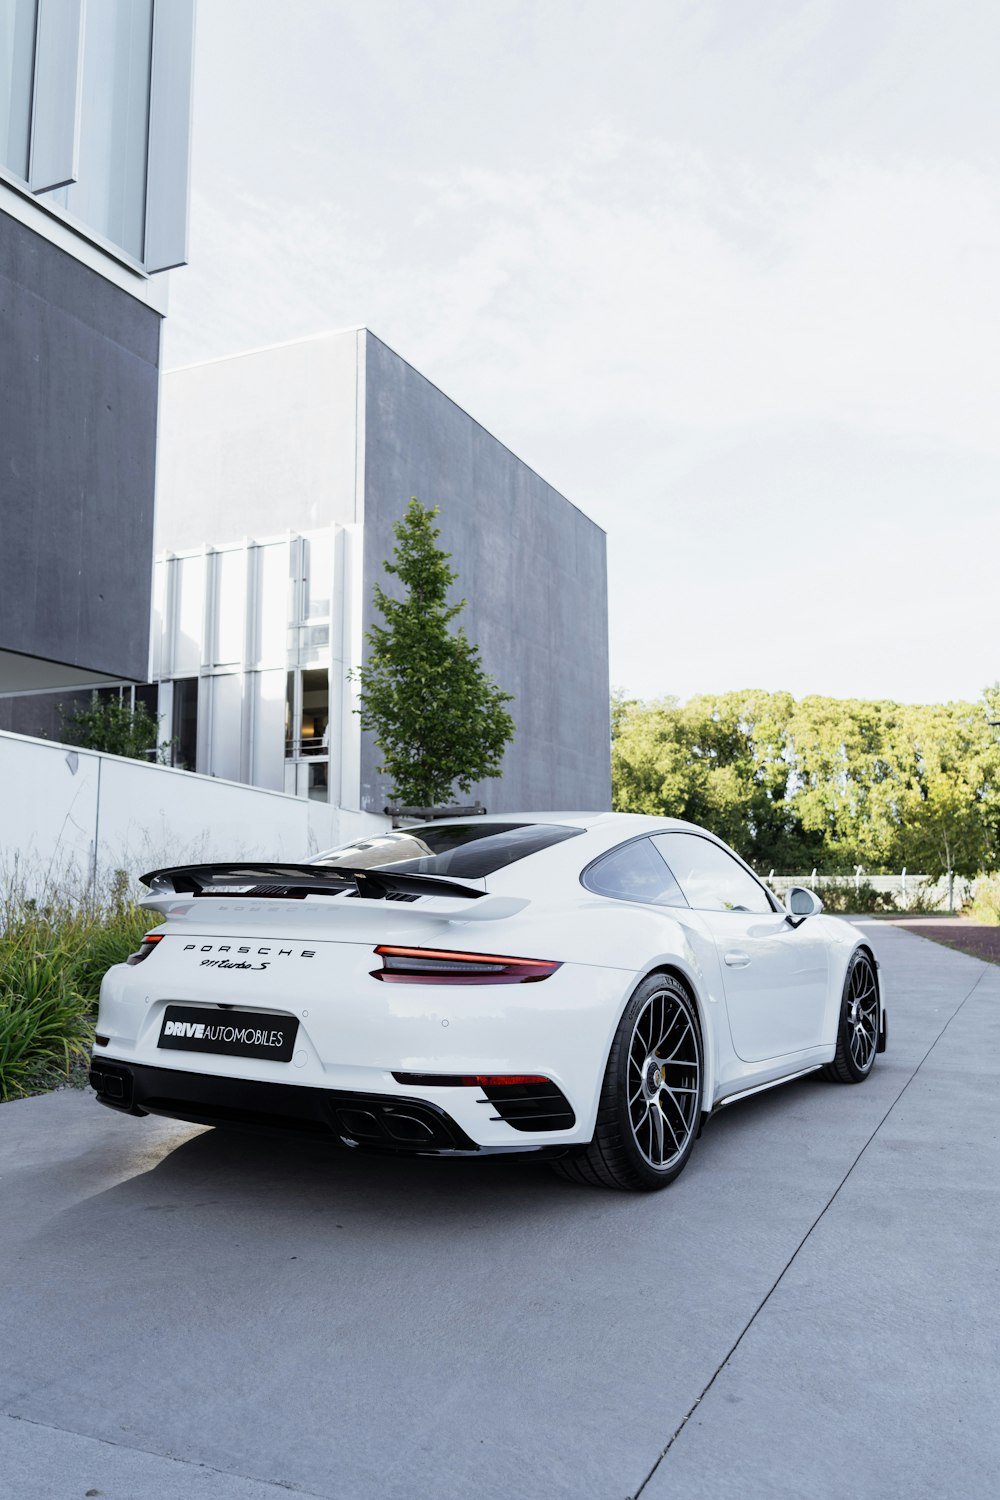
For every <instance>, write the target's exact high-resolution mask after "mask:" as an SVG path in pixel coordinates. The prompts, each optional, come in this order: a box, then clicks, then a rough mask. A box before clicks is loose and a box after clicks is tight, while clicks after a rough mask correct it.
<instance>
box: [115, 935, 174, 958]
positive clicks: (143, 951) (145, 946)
mask: <svg viewBox="0 0 1000 1500" xmlns="http://www.w3.org/2000/svg"><path fill="white" fill-rule="evenodd" d="M165 936H166V933H163V932H147V934H146V936H145V937H144V938H143V940H142V942H141V943H140V944H139V946H138V948H137V949H136V950H135V952H134V953H130V954H129V956H128V958H127V959H126V960H125V962H126V963H127V964H141V963H142V961H143V959H144V958H148V957H149V955H150V954H151V953H152V951H153V949H154V948H155V947H156V945H157V943H162V942H163V939H164V937H165Z"/></svg>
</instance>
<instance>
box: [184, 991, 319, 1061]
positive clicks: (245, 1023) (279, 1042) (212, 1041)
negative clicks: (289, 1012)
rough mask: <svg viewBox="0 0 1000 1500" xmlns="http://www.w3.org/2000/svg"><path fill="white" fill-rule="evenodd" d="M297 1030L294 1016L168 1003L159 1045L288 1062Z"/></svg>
mask: <svg viewBox="0 0 1000 1500" xmlns="http://www.w3.org/2000/svg"><path fill="white" fill-rule="evenodd" d="M298 1029H299V1023H298V1019H297V1017H295V1016H265V1015H261V1014H260V1012H259V1011H258V1012H253V1011H246V1010H206V1009H205V1007H204V1006H193V1005H168V1006H167V1008H166V1010H165V1011H164V1012H163V1023H162V1025H161V1026H160V1037H159V1041H158V1042H157V1044H156V1045H157V1046H158V1047H167V1048H172V1049H174V1050H175V1051H177V1052H215V1053H221V1054H223V1056H225V1057H266V1058H270V1060H271V1061H272V1062H288V1061H289V1059H290V1058H291V1055H292V1052H293V1051H294V1049H295V1037H296V1033H297V1032H298Z"/></svg>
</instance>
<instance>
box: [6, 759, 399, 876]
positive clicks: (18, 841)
mask: <svg viewBox="0 0 1000 1500" xmlns="http://www.w3.org/2000/svg"><path fill="white" fill-rule="evenodd" d="M388 826H389V820H388V819H387V818H384V817H378V816H375V815H374V814H372V813H363V812H351V811H348V810H345V809H343V808H338V807H332V806H330V805H329V804H328V803H321V802H310V801H306V800H305V799H304V798H300V797H287V796H285V795H284V794H283V793H281V792H268V791H261V790H260V789H258V788H257V787H248V786H243V785H241V784H239V783H237V782H232V781H221V780H218V779H216V778H214V777H211V776H197V775H195V774H194V773H193V772H190V771H175V770H173V769H172V768H171V767H169V766H153V765H145V764H143V763H142V762H141V761H137V760H126V759H124V758H123V757H121V756H118V755H100V754H98V753H97V752H96V751H93V750H77V749H72V748H70V747H69V746H66V745H58V744H53V743H52V742H50V741H48V740H36V739H30V738H28V737H27V736H26V735H19V734H9V733H7V732H6V731H0V895H2V893H3V889H4V888H6V889H10V888H12V887H13V886H14V885H16V886H17V887H18V888H19V889H20V890H21V891H22V892H23V893H24V894H27V895H42V894H43V893H47V892H52V891H61V892H65V893H67V894H70V893H76V894H82V893H83V892H85V891H87V890H88V889H91V890H94V891H96V892H98V893H100V892H101V891H102V890H103V889H106V888H107V887H108V885H109V882H110V881H111V880H112V879H113V878H114V872H115V871H116V870H124V871H126V872H127V873H128V875H129V877H130V879H131V880H134V878H135V877H136V876H137V875H139V874H141V873H142V872H143V871H144V870H150V869H154V868H156V867H157V866H158V865H171V864H185V863H192V862H195V861H200V860H210V859H222V858H233V859H249V858H259V859H288V860H301V859H306V858H308V857H309V855H310V854H315V853H317V852H318V851H319V850H321V849H329V848H332V847H333V846H335V845H336V844H339V843H344V842H346V841H347V840H349V839H352V838H357V837H359V836H361V835H362V834H365V833H371V832H375V831H377V830H381V829H384V828H386V827H388Z"/></svg>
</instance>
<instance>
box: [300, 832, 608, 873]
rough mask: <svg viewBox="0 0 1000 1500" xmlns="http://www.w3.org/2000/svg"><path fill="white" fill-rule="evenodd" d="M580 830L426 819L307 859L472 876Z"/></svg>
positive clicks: (568, 837) (367, 866)
mask: <svg viewBox="0 0 1000 1500" xmlns="http://www.w3.org/2000/svg"><path fill="white" fill-rule="evenodd" d="M582 832H583V829H582V828H566V827H564V826H563V825H562V824H560V823H447V824H441V823H438V824H434V823H429V824H427V825H426V826H421V827H418V828H403V829H400V830H399V831H398V832H396V833H380V834H377V835H376V836H375V837H373V838H369V839H358V840H357V841H356V842H355V843H353V844H345V846H344V847H343V848H342V849H331V850H330V851H329V853H328V854H320V855H318V856H317V858H316V859H314V860H311V861H310V863H311V864H315V865H327V866H332V867H333V868H334V869H336V868H337V867H338V866H339V865H346V866H348V867H350V868H353V869H355V870H356V869H374V868H375V867H376V866H378V865H391V866H392V867H393V869H394V870H399V871H400V872H401V873H407V872H409V873H411V874H414V875H451V876H459V877H461V876H463V875H464V876H465V877H466V879H468V880H478V879H481V878H482V877H483V876H484V875H492V874H493V872H494V871H495V870H502V869H503V867H504V865H512V864H513V863H514V861H515V860H517V859H524V857H525V855H528V854H536V853H537V852H538V850H539V849H547V848H548V847H549V845H550V844H559V843H561V842H562V840H563V839H572V838H575V837H576V835H577V834H578V833H582Z"/></svg>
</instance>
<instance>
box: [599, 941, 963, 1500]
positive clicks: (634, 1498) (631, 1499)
mask: <svg viewBox="0 0 1000 1500" xmlns="http://www.w3.org/2000/svg"><path fill="white" fill-rule="evenodd" d="M926 941H930V939H927V940H926ZM964 956H968V955H964ZM979 962H980V963H981V964H982V972H981V973H980V974H979V976H978V977H977V979H976V982H975V984H974V985H973V986H972V988H971V990H969V992H968V994H967V995H965V996H963V998H962V999H961V1000H960V1001H959V1003H958V1005H956V1007H955V1009H954V1010H953V1011H952V1013H951V1015H950V1016H949V1017H948V1019H947V1021H945V1023H944V1025H943V1026H942V1027H941V1030H940V1031H939V1032H938V1034H937V1036H936V1037H934V1039H933V1041H932V1042H931V1044H930V1046H929V1047H928V1048H927V1051H926V1052H925V1053H924V1055H923V1057H922V1058H921V1059H920V1061H919V1062H918V1063H917V1066H916V1067H915V1068H914V1070H913V1072H912V1073H911V1074H910V1076H909V1078H908V1079H907V1080H906V1082H905V1083H904V1084H903V1087H902V1088H901V1089H900V1091H899V1093H898V1094H897V1095H896V1097H895V1099H893V1101H892V1103H891V1104H890V1105H889V1108H888V1109H887V1110H886V1112H885V1114H884V1115H883V1116H882V1118H881V1119H880V1120H879V1122H878V1124H877V1125H876V1126H875V1129H874V1130H873V1131H872V1133H871V1135H870V1136H869V1137H868V1139H867V1140H866V1141H865V1143H864V1145H863V1146H862V1147H861V1150H860V1151H859V1152H858V1154H857V1156H856V1157H855V1158H854V1160H853V1161H852V1162H851V1164H850V1166H849V1167H848V1169H847V1171H846V1172H845V1173H844V1175H843V1177H842V1178H841V1179H840V1181H839V1182H838V1183H837V1186H836V1187H835V1188H834V1190H833V1192H832V1193H831V1194H830V1197H829V1198H828V1199H827V1201H826V1203H825V1204H824V1205H823V1207H822V1208H821V1209H820V1211H819V1213H818V1214H817V1215H816V1217H815V1219H813V1221H812V1223H811V1224H810V1225H809V1228H808V1229H807V1230H806V1232H805V1234H804V1235H803V1236H802V1238H801V1240H800V1241H799V1243H798V1244H797V1245H796V1247H795V1249H794V1250H793V1251H792V1253H791V1255H790V1256H789V1257H788V1260H787V1261H786V1262H785V1264H784V1265H783V1266H782V1268H781V1270H780V1271H779V1272H778V1275H777V1277H776V1278H775V1280H774V1282H773V1284H772V1285H771V1286H770V1287H769V1288H768V1290H767V1291H766V1292H765V1294H764V1296H763V1297H762V1298H761V1300H760V1302H759V1303H758V1305H757V1307H756V1308H755V1309H754V1311H753V1312H752V1313H751V1314H750V1317H749V1318H748V1319H747V1321H746V1323H745V1324H744V1325H743V1328H742V1329H741V1330H740V1334H739V1337H738V1338H737V1339H736V1341H735V1342H734V1343H733V1345H732V1347H731V1348H730V1350H729V1352H728V1353H727V1354H726V1356H725V1357H724V1359H723V1360H722V1361H721V1362H720V1364H719V1365H718V1366H717V1367H716V1368H715V1370H714V1371H713V1372H712V1375H711V1378H710V1379H709V1380H708V1382H707V1383H706V1384H705V1386H704V1387H703V1388H702V1390H701V1391H700V1392H699V1394H698V1395H697V1396H696V1397H695V1399H694V1401H693V1402H692V1404H691V1406H690V1408H689V1409H688V1410H687V1411H686V1412H685V1413H684V1416H683V1417H682V1419H681V1421H680V1423H679V1424H678V1426H677V1428H676V1429H675V1431H674V1432H673V1433H672V1434H671V1437H670V1441H669V1442H668V1443H667V1445H666V1447H665V1448H664V1449H663V1450H662V1452H661V1453H660V1455H659V1457H658V1458H657V1460H656V1462H655V1463H654V1464H653V1467H652V1468H651V1469H650V1471H649V1473H648V1474H647V1475H646V1477H645V1479H644V1480H643V1481H642V1483H641V1484H640V1486H639V1488H638V1489H637V1490H636V1491H635V1492H634V1493H633V1494H630V1495H626V1497H625V1500H639V1497H640V1495H641V1494H642V1492H643V1490H644V1489H645V1488H646V1486H647V1485H648V1483H649V1481H650V1480H651V1479H652V1477H653V1475H654V1474H655V1473H656V1471H657V1469H658V1468H659V1467H660V1465H661V1463H662V1462H663V1460H664V1459H665V1458H666V1456H667V1454H668V1453H669V1452H670V1450H671V1448H672V1447H673V1446H674V1443H675V1442H676V1441H677V1439H678V1438H679V1437H680V1435H681V1433H682V1432H683V1431H684V1429H685V1427H686V1426H687V1424H688V1422H689V1421H690V1420H691V1418H692V1417H693V1416H694V1414H695V1412H696V1411H697V1410H698V1407H699V1406H700V1405H701V1403H702V1402H703V1401H704V1399H705V1397H706V1396H707V1395H708V1393H709V1391H710V1390H711V1389H712V1387H713V1385H714V1384H715V1382H716V1381H717V1380H718V1378H719V1376H720V1375H721V1374H722V1372H723V1370H724V1369H725V1368H726V1366H727V1365H728V1364H729V1361H730V1360H731V1359H732V1357H733V1355H734V1354H735V1353H736V1351H737V1349H738V1348H739V1347H740V1345H741V1344H742V1342H743V1340H744V1339H745V1338H746V1336H747V1334H748V1333H749V1332H750V1329H751V1328H752V1327H753V1325H754V1323H755V1322H756V1321H757V1319H758V1317H759V1316H760V1314H761V1313H762V1312H763V1311H764V1308H765V1307H766V1306H767V1304H768V1303H769V1302H770V1300H771V1298H772V1297H773V1296H774V1293H775V1292H776V1291H777V1289H778V1287H779V1286H780V1285H781V1283H782V1281H783V1280H784V1278H785V1276H786V1275H787V1273H788V1271H789V1270H790V1269H791V1267H792V1264H793V1263H794V1262H795V1261H796V1260H797V1259H798V1256H799V1253H800V1252H801V1251H802V1250H803V1249H804V1247H805V1245H806V1243H807V1241H808V1240H809V1239H810V1237H811V1236H812V1233H813V1230H814V1229H815V1228H816V1226H817V1225H818V1224H819V1222H820V1220H821V1219H822V1218H823V1217H824V1215H825V1214H826V1212H827V1210H828V1209H830V1208H832V1207H833V1205H834V1203H835V1202H836V1200H837V1198H838V1196H839V1194H840V1190H841V1188H842V1187H843V1186H844V1184H845V1183H846V1182H847V1179H848V1178H849V1177H850V1175H851V1173H852V1172H853V1171H854V1168H855V1167H856V1166H857V1164H858V1162H859V1161H860V1160H861V1158H862V1157H863V1156H864V1154H865V1152H866V1151H867V1150H868V1147H869V1146H870V1145H871V1143H872V1141H873V1140H874V1139H875V1137H876V1136H877V1135H878V1133H879V1131H880V1130H881V1129H882V1126H883V1125H884V1124H885V1122H886V1120H888V1118H889V1116H890V1115H891V1114H892V1112H893V1110H894V1109H895V1108H896V1105H897V1104H898V1103H899V1101H900V1099H902V1097H903V1095H904V1094H905V1093H906V1091H907V1089H908V1088H909V1087H910V1084H911V1083H912V1082H913V1080H914V1079H915V1078H916V1076H917V1074H918V1073H919V1072H920V1069H921V1068H922V1067H923V1065H924V1063H925V1062H926V1061H927V1059H928V1058H929V1057H930V1055H931V1053H932V1052H933V1051H934V1048H935V1047H936V1046H937V1044H938V1042H939V1041H940V1040H941V1038H942V1037H943V1036H944V1034H945V1032H946V1031H947V1030H948V1027H949V1026H950V1025H951V1023H952V1021H954V1019H955V1017H956V1016H957V1015H958V1014H959V1013H960V1012H961V1011H962V1010H964V1009H965V1006H966V1005H967V1004H968V1002H969V1001H970V1000H971V999H972V997H973V995H974V994H975V993H976V990H977V989H978V988H979V986H980V985H981V984H982V982H983V980H984V979H985V978H986V976H987V975H988V974H989V972H990V965H989V964H988V963H987V962H986V961H985V960H983V959H980V960H979Z"/></svg>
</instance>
